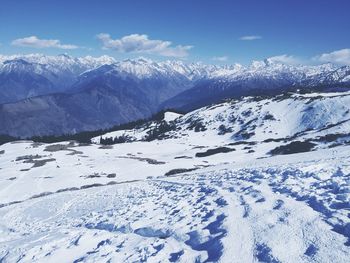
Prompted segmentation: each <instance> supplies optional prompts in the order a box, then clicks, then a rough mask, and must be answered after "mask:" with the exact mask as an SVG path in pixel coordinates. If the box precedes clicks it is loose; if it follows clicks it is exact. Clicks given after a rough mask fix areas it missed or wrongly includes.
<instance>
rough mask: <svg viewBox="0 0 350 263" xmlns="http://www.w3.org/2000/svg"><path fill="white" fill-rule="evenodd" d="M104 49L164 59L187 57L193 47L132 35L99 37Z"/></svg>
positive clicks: (102, 35)
mask: <svg viewBox="0 0 350 263" xmlns="http://www.w3.org/2000/svg"><path fill="white" fill-rule="evenodd" d="M97 38H98V39H99V40H101V42H102V45H103V48H104V49H112V50H116V51H118V52H123V53H145V54H153V55H159V56H164V57H178V58H182V57H187V56H188V51H189V50H190V49H191V48H192V47H193V46H182V45H178V46H173V45H172V42H170V41H163V40H153V39H149V37H148V35H140V34H131V35H128V36H124V37H122V38H120V39H112V38H111V36H110V35H109V34H106V33H101V34H98V35H97Z"/></svg>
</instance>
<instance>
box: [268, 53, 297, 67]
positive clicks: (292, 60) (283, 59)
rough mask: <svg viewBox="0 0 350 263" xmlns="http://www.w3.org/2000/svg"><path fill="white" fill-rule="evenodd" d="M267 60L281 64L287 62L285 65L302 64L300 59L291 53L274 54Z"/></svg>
mask: <svg viewBox="0 0 350 263" xmlns="http://www.w3.org/2000/svg"><path fill="white" fill-rule="evenodd" d="M268 61H271V62H275V63H282V64H287V65H298V64H302V61H301V59H299V58H296V57H295V56H291V55H286V54H284V55H280V56H274V57H270V58H268Z"/></svg>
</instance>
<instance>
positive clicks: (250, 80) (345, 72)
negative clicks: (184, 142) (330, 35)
mask: <svg viewBox="0 0 350 263" xmlns="http://www.w3.org/2000/svg"><path fill="white" fill-rule="evenodd" d="M349 88H350V67H349V66H344V67H336V66H334V65H332V64H324V65H319V66H291V65H285V64H280V63H275V62H273V61H270V60H268V59H267V60H265V61H254V62H253V63H252V64H251V65H250V66H249V67H242V66H237V65H236V66H234V67H231V68H227V69H220V70H217V71H215V72H214V73H213V74H212V75H211V77H210V78H208V79H206V80H205V81H201V82H198V83H196V84H195V85H194V87H193V88H191V89H189V90H186V91H184V92H183V93H180V94H179V95H177V96H175V97H173V98H171V99H169V100H168V101H166V102H165V103H163V105H162V106H161V107H163V108H177V109H182V110H192V109H195V108H199V107H202V106H205V105H208V104H210V103H217V102H220V101H221V100H223V99H226V98H239V97H241V96H256V95H259V96H260V95H277V94H281V92H286V91H297V90H302V91H310V90H311V91H318V92H320V91H336V90H349Z"/></svg>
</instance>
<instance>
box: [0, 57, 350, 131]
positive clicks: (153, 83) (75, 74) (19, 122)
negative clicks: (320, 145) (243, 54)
mask: <svg viewBox="0 0 350 263" xmlns="http://www.w3.org/2000/svg"><path fill="white" fill-rule="evenodd" d="M349 87H350V67H336V66H334V65H331V64H324V65H320V66H290V65H284V64H280V63H276V62H273V61H271V60H268V59H267V60H265V61H260V62H259V61H256V62H253V63H252V65H250V66H248V67H244V66H242V65H238V64H235V65H232V66H221V67H219V66H213V65H204V64H201V63H184V62H182V61H164V62H154V61H151V60H148V59H143V58H140V59H136V60H124V61H115V60H114V59H113V58H110V57H107V56H103V57H100V58H93V57H83V58H73V57H70V56H67V55H60V56H43V55H38V54H34V55H25V56H7V57H6V56H0V104H3V105H0V120H1V121H2V123H3V125H2V126H1V127H0V134H9V135H13V136H20V137H29V136H33V135H52V134H62V133H75V132H79V131H83V130H96V129H101V128H108V127H111V126H113V125H117V124H121V123H126V122H130V121H134V120H136V119H139V118H147V117H149V116H151V115H152V114H154V113H156V112H158V111H160V110H162V109H167V108H173V109H181V110H185V111H188V110H192V109H196V108H199V107H202V106H205V105H209V104H211V103H218V102H220V101H222V100H223V99H226V98H239V97H241V96H248V95H259V96H260V95H265V96H269V95H277V94H281V93H284V92H286V91H296V90H302V91H310V90H314V91H315V90H316V91H336V90H338V91H339V90H343V91H346V90H348V89H349ZM23 99H24V100H23ZM5 102H6V103H7V104H4V103H5ZM55 119H59V120H60V122H56V121H55Z"/></svg>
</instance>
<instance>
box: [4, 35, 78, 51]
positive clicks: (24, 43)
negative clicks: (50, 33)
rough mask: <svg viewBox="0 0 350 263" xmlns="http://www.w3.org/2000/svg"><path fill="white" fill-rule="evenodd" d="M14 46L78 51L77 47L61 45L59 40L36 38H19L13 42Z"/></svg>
mask: <svg viewBox="0 0 350 263" xmlns="http://www.w3.org/2000/svg"><path fill="white" fill-rule="evenodd" d="M11 44H12V45H13V46H18V47H32V48H59V49H77V48H78V46H76V45H67V44H61V41H60V40H57V39H39V38H38V37H36V36H30V37H24V38H18V39H15V40H13V41H12V43H11Z"/></svg>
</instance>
